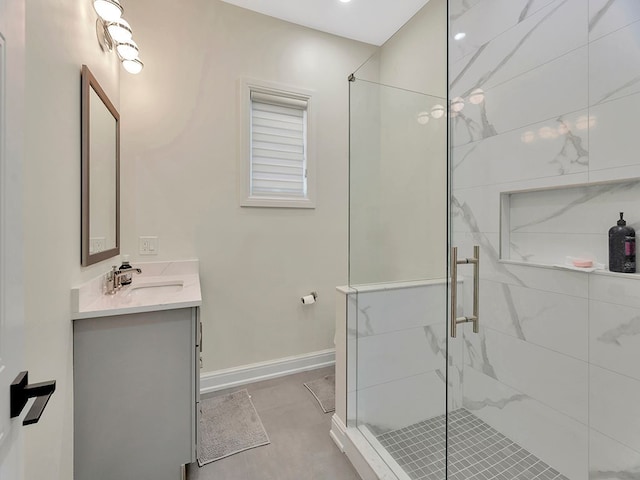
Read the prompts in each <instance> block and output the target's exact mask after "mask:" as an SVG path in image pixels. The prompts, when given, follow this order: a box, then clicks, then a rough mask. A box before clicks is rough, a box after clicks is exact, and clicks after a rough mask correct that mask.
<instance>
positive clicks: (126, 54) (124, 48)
mask: <svg viewBox="0 0 640 480" xmlns="http://www.w3.org/2000/svg"><path fill="white" fill-rule="evenodd" d="M116 50H117V51H118V55H120V57H121V58H122V59H123V60H135V59H136V58H138V53H139V50H138V45H136V42H134V41H133V40H129V41H128V42H124V43H119V44H118V46H117V47H116Z"/></svg>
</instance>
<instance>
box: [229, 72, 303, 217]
mask: <svg viewBox="0 0 640 480" xmlns="http://www.w3.org/2000/svg"><path fill="white" fill-rule="evenodd" d="M242 89H243V109H244V117H245V119H244V125H243V133H244V135H243V136H242V137H243V140H242V142H243V148H242V149H241V151H242V152H243V153H242V159H241V162H242V168H241V169H240V171H241V172H242V176H243V178H242V182H241V183H242V185H243V189H242V199H241V204H242V205H243V206H255V207H290V208H313V207H314V201H313V200H314V199H313V193H314V184H313V180H314V178H313V168H312V167H313V163H312V161H311V160H312V155H311V152H310V148H309V145H310V137H311V135H310V134H309V131H310V128H309V127H310V124H311V123H312V122H310V113H311V94H310V93H309V92H307V91H302V90H299V89H290V88H288V87H284V88H282V87H279V86H273V85H271V84H265V83H264V82H256V81H251V82H249V81H244V82H243V85H242Z"/></svg>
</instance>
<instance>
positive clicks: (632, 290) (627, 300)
mask: <svg viewBox="0 0 640 480" xmlns="http://www.w3.org/2000/svg"><path fill="white" fill-rule="evenodd" d="M639 280H640V275H638V274H627V275H624V274H620V275H594V276H592V277H591V278H590V280H589V299H590V300H597V301H601V302H607V303H613V304H618V305H625V306H628V307H633V308H638V309H640V282H639Z"/></svg>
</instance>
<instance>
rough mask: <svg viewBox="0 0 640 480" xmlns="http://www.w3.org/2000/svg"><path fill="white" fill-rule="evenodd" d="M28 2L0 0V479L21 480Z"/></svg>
mask: <svg viewBox="0 0 640 480" xmlns="http://www.w3.org/2000/svg"><path fill="white" fill-rule="evenodd" d="M24 9H25V2H21V1H16V0H0V480H22V479H23V478H24V473H23V472H24V466H23V464H24V461H23V457H22V435H23V429H24V428H25V427H23V426H22V419H21V417H18V418H15V419H10V418H9V385H10V384H11V382H12V381H13V379H14V378H15V377H16V375H18V373H19V372H20V371H22V370H25V359H24V356H23V351H24V349H23V330H24V327H23V317H24V306H23V280H22V270H23V260H22V259H23V251H22V240H21V237H22V160H23V151H24V149H23V138H24V133H23V130H24V113H23V112H24V84H25V82H24V75H25V72H24V69H25V66H24V61H25V54H24V35H25V34H24V32H25V27H24V18H25V17H24Z"/></svg>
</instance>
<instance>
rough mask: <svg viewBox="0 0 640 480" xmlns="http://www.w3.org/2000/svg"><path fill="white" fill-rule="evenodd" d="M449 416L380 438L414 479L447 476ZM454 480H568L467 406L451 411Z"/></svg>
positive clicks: (450, 467)
mask: <svg viewBox="0 0 640 480" xmlns="http://www.w3.org/2000/svg"><path fill="white" fill-rule="evenodd" d="M444 435H445V416H444V415H441V416H438V417H435V418H431V419H429V420H425V421H423V422H420V423H416V424H414V425H410V426H408V427H405V428H402V429H400V430H394V431H392V432H387V433H384V434H381V435H379V436H378V437H377V438H378V440H379V441H380V443H381V444H382V445H383V446H384V447H385V448H386V449H387V451H388V452H389V453H390V454H391V456H392V457H393V458H394V459H395V460H396V462H398V464H399V465H400V466H401V467H402V468H403V469H404V471H405V472H407V474H408V475H409V476H410V477H411V478H412V479H414V480H442V479H443V478H444V465H445V464H444V462H445V460H444V448H445V444H444ZM449 479H450V480H488V479H490V480H552V479H553V480H568V479H567V477H565V476H563V475H561V474H560V473H559V472H558V471H556V470H554V469H553V468H551V467H550V466H549V465H547V464H546V463H544V462H543V461H542V460H540V459H539V458H538V457H536V456H535V455H533V454H531V453H529V452H528V451H527V450H525V449H524V448H522V447H521V446H520V445H518V444H516V443H514V442H512V441H511V440H509V439H508V438H507V437H505V436H504V435H502V434H501V433H500V432H498V431H497V430H495V429H493V428H491V427H490V426H489V425H487V424H486V423H485V422H483V421H482V420H480V419H479V418H478V417H476V416H475V415H474V414H472V413H471V412H469V411H468V410H466V409H459V410H455V411H453V412H451V413H450V414H449Z"/></svg>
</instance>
